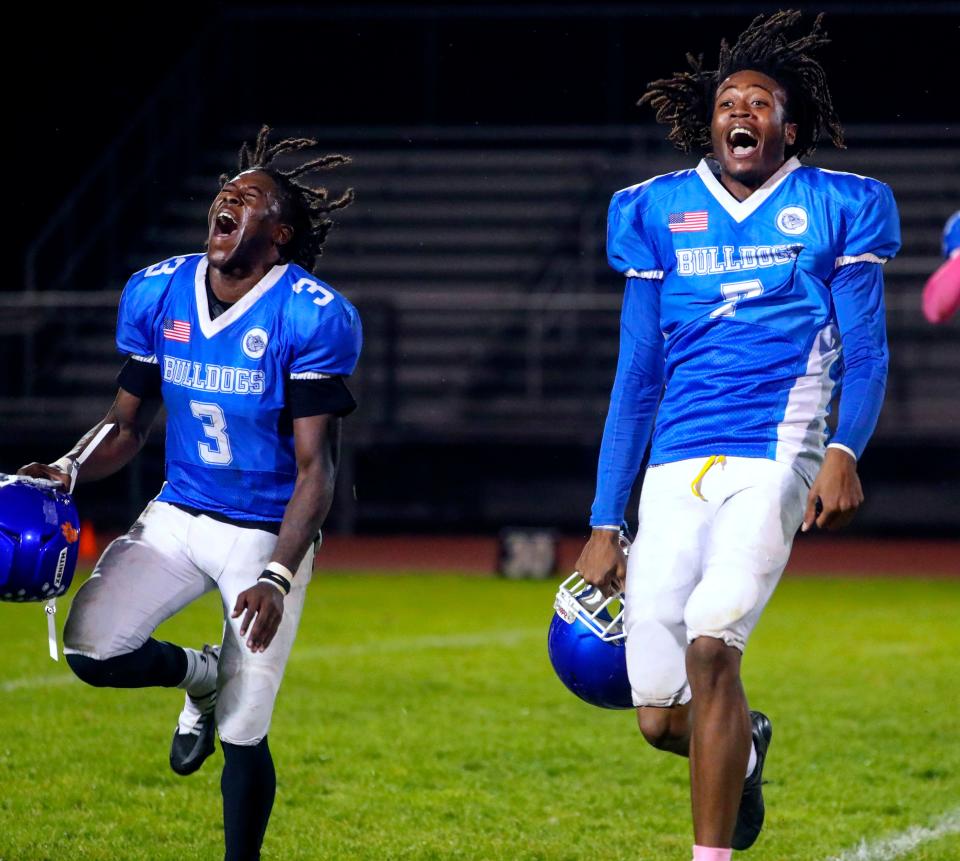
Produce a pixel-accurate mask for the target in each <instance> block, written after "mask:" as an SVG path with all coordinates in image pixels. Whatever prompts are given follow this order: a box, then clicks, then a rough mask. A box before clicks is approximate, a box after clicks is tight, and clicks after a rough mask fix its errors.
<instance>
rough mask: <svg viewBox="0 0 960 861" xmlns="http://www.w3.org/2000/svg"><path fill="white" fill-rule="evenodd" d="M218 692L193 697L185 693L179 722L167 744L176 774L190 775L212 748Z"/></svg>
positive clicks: (211, 751) (171, 766)
mask: <svg viewBox="0 0 960 861" xmlns="http://www.w3.org/2000/svg"><path fill="white" fill-rule="evenodd" d="M216 704H217V693H216V691H214V692H213V693H212V694H209V695H208V696H205V697H202V698H199V699H194V698H193V697H191V696H190V695H189V694H188V695H187V701H186V704H185V705H184V707H183V711H182V712H181V714H180V721H179V722H178V724H177V728H176V729H175V730H174V731H173V742H172V743H171V744H170V768H172V769H173V770H174V771H175V772H176V773H177V774H181V775H183V776H186V775H188V774H193V773H194V772H195V771H196V770H197V769H198V768H200V766H201V765H203V763H204V760H206V758H207V757H208V756H210V754H211V753H213V751H214V736H215V735H216V721H215V720H214V709H215V708H216Z"/></svg>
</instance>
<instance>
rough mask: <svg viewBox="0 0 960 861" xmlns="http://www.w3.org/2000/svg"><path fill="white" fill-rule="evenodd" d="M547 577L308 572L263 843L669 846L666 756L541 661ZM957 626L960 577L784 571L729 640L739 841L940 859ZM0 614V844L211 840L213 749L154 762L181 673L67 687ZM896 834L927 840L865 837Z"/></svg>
mask: <svg viewBox="0 0 960 861" xmlns="http://www.w3.org/2000/svg"><path fill="white" fill-rule="evenodd" d="M554 588H555V586H554V584H552V583H530V582H519V583H518V582H506V581H500V580H493V579H482V578H465V577H457V576H452V575H451V576H414V575H410V576H400V575H397V576H372V575H371V576H365V575H350V576H344V577H336V576H334V575H332V574H329V573H327V574H324V575H323V576H318V577H317V578H315V580H314V583H313V585H312V586H311V588H310V595H309V598H308V604H307V608H306V611H305V613H304V618H303V622H302V624H301V629H300V636H299V641H298V643H297V645H296V647H295V649H294V653H293V656H292V657H291V660H290V664H289V667H288V670H287V677H286V681H285V683H284V688H283V689H282V690H281V693H280V699H279V702H278V707H277V712H276V715H275V719H274V723H273V728H272V730H271V733H270V743H271V748H272V750H273V752H274V757H275V759H276V762H277V770H278V778H279V780H278V784H279V785H278V793H277V805H276V807H275V809H274V814H273V819H272V821H271V825H270V829H269V831H268V833H267V841H266V844H265V846H264V853H263V857H264V859H284V861H293V859H338V861H339V859H344V861H352V859H376V861H386V859H438V861H440V859H443V861H447V859H478V861H480V859H507V861H513V859H516V861H521V859H524V861H525V859H530V861H534V859H543V861H546V859H552V861H561V859H563V861H566V859H569V861H574V859H605V861H606V859H610V861H619V859H623V861H626V859H630V861H638V859H645V861H647V859H655V861H659V859H664V861H674V859H675V861H688V859H689V846H690V843H691V839H690V824H689V814H688V800H687V797H688V792H687V774H686V762H685V761H683V760H680V759H679V758H676V757H671V756H669V755H667V754H663V753H658V752H656V751H653V750H651V749H649V748H647V747H646V746H645V745H644V744H643V743H642V740H641V738H640V736H639V734H638V733H637V732H636V730H635V728H634V723H633V718H632V715H631V714H630V713H629V712H604V711H601V710H599V709H594V708H592V707H590V706H587V705H584V704H582V703H580V702H579V701H578V700H576V699H575V698H574V697H573V696H572V695H570V694H568V693H567V691H566V690H565V689H564V688H563V687H562V686H561V685H560V683H559V682H558V681H557V680H556V679H555V677H554V676H553V673H552V671H551V669H550V666H549V663H548V661H547V657H546V653H545V635H546V625H547V622H548V620H549V617H550V604H551V597H552V592H553V590H554ZM65 611H66V602H63V604H62V607H61V613H60V614H59V615H60V623H61V625H62V621H63V618H64V614H65ZM218 612H219V605H218V602H217V599H216V598H215V597H214V596H208V597H207V599H205V600H203V601H201V602H198V603H197V604H195V605H194V606H192V607H190V608H188V609H187V610H186V611H185V612H184V613H182V614H181V615H180V616H179V617H178V618H176V619H174V620H171V621H170V622H169V623H167V624H166V625H165V626H164V627H163V628H161V629H160V635H161V636H162V637H165V638H168V639H172V640H174V641H181V642H184V643H187V644H194V645H197V644H200V643H202V642H204V641H208V642H214V641H216V640H218V639H219V636H218V624H217V617H218ZM958 620H960V580H954V581H945V580H940V581H924V580H915V579H904V580H872V581H871V580H844V579H797V580H788V581H786V582H784V583H783V585H782V586H781V588H780V590H779V591H778V593H777V594H776V596H775V597H774V600H773V602H772V604H771V605H770V607H769V609H768V611H767V613H766V615H765V616H764V618H763V620H762V621H761V624H760V627H759V628H758V630H757V632H756V633H755V635H754V638H753V640H752V641H751V645H750V648H749V649H748V651H747V655H746V658H745V679H746V683H747V689H748V692H749V694H750V698H751V704H752V705H754V706H756V707H761V708H763V709H765V710H766V711H767V712H768V713H769V714H770V716H771V717H772V719H773V722H774V729H775V735H774V741H773V745H772V747H771V753H770V756H769V759H768V765H767V769H766V776H767V777H768V779H769V781H770V782H769V785H768V786H767V788H766V798H767V807H768V814H767V827H766V829H765V831H764V833H763V835H762V836H761V838H760V840H759V842H758V843H757V845H756V846H755V847H754V848H753V849H752V850H750V852H749V855H746V854H745V855H743V857H744V858H747V857H749V858H750V859H752V861H772V859H777V861H782V859H789V861H821V859H823V861H826V859H830V858H835V857H842V858H843V859H844V861H853V859H855V858H862V859H868V861H876V859H881V858H882V859H888V858H889V859H892V858H902V859H905V861H921V859H923V861H948V859H952V861H956V859H958V858H960V833H958V832H960V825H958V823H960V734H958V733H957V730H956V727H957V715H958V711H960V709H958V706H960V698H958V694H957V688H958V682H960V671H958V657H957V656H958V654H960V625H958ZM0 631H2V638H3V643H4V646H5V650H4V661H3V665H2V669H0V703H2V709H0V713H2V737H0V786H2V791H0V859H3V861H40V859H49V861H63V859H76V861H84V859H110V861H128V859H130V861H133V859H149V861H164V859H170V861H184V859H191V861H193V859H216V858H218V857H222V854H221V853H222V848H221V846H222V844H221V832H220V797H219V771H220V768H219V766H220V762H221V756H220V754H219V751H218V753H217V754H216V755H215V757H213V758H212V759H211V760H209V761H208V762H207V764H206V765H205V766H204V768H203V769H202V770H201V771H200V772H199V773H197V774H195V775H193V776H192V777H189V778H186V779H184V778H179V777H177V776H176V775H174V774H173V773H172V772H171V771H170V770H169V768H168V766H167V761H166V760H167V747H168V743H169V739H170V734H171V732H172V730H173V727H174V723H175V719H176V714H177V712H178V710H179V708H180V703H181V699H180V697H181V694H180V692H179V691H169V690H142V691H112V690H97V689H93V688H88V687H86V686H84V685H82V684H80V683H79V682H76V681H75V680H73V679H72V677H71V676H70V674H69V671H68V669H67V668H66V666H65V665H64V664H63V663H62V662H61V663H60V664H58V665H55V664H53V663H52V662H51V661H50V660H49V658H48V657H47V656H46V643H45V626H44V621H43V613H42V610H41V608H40V606H39V605H30V606H23V605H11V604H3V605H0ZM912 827H920V828H930V829H933V832H932V833H933V834H935V835H939V836H936V837H934V839H930V840H926V841H923V842H922V843H921V845H919V846H918V847H917V848H914V849H913V850H906V851H902V850H898V849H896V848H895V845H894V844H890V845H891V846H894V848H891V849H889V852H887V853H886V854H884V851H883V846H882V845H879V844H878V841H883V840H884V839H885V838H891V837H892V836H894V835H897V834H901V833H902V832H906V831H907V830H908V829H910V828H912ZM911 833H912V834H918V833H923V832H916V831H914V832H911ZM861 840H866V841H868V845H867V846H864V847H862V851H861V854H860V855H857V854H855V853H854V851H853V850H855V849H856V847H857V846H858V844H860V841H861ZM871 847H872V848H871ZM844 853H846V854H844ZM864 853H867V854H864ZM870 853H872V854H870ZM891 853H892V854H891ZM738 857H740V856H739V855H738Z"/></svg>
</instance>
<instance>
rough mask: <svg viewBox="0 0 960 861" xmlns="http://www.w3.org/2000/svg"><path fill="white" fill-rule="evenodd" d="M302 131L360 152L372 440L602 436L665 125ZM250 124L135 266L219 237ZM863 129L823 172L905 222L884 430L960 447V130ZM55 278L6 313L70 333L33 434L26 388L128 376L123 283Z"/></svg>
mask: <svg viewBox="0 0 960 861" xmlns="http://www.w3.org/2000/svg"><path fill="white" fill-rule="evenodd" d="M281 131H282V130H281ZM297 131H298V132H306V133H310V132H311V131H312V132H313V133H314V134H316V135H317V136H318V137H320V138H321V140H322V144H321V145H322V146H323V147H324V148H325V149H328V150H330V151H344V152H347V153H349V154H351V155H352V156H353V157H354V163H353V164H352V165H351V166H349V167H348V168H345V169H340V170H337V171H335V172H333V173H331V174H329V175H328V176H327V177H325V179H326V180H327V181H328V182H329V185H330V186H331V188H332V189H333V190H334V191H336V190H337V189H339V188H341V187H342V186H343V185H346V184H349V185H352V186H354V187H355V189H356V192H357V201H356V203H355V204H354V205H353V206H352V207H350V208H349V209H348V210H346V211H344V212H343V213H340V214H338V217H337V222H338V225H337V228H336V229H335V230H334V232H332V233H331V235H330V237H329V239H328V242H327V249H326V253H325V254H324V256H323V258H322V259H321V261H320V266H319V270H318V271H319V274H320V277H321V278H323V279H324V280H326V281H328V282H329V283H331V284H332V285H334V286H335V287H337V288H338V289H339V290H341V291H342V292H344V293H345V294H346V295H347V296H349V297H350V298H351V299H352V300H354V301H355V303H356V304H357V305H358V306H359V308H360V310H361V313H362V316H363V319H364V324H365V333H366V339H365V340H366V345H365V351H364V357H363V361H362V366H361V370H360V372H359V374H358V380H357V382H358V386H359V388H360V394H361V396H362V398H363V403H364V410H363V413H362V416H361V417H360V418H359V421H358V424H359V425H360V426H361V427H362V428H363V436H364V437H365V438H366V439H368V440H370V441H373V440H378V439H398V438H403V437H405V436H406V437H413V438H429V437H431V436H433V435H440V434H442V435H443V436H444V437H447V438H450V437H453V438H458V437H463V438H474V437H476V438H484V439H502V440H505V441H511V440H520V439H531V440H536V439H544V438H546V439H563V440H569V441H589V440H595V439H596V436H597V434H598V431H599V427H600V423H601V421H602V416H603V413H604V411H605V408H606V400H607V394H608V391H609V386H610V381H611V379H612V374H613V368H614V364H615V358H616V351H617V319H618V310H619V295H620V290H621V284H620V279H619V278H618V277H617V276H615V275H614V274H613V273H611V272H610V271H609V270H608V269H607V266H606V262H605V260H604V255H603V229H604V217H605V212H606V203H607V200H608V198H609V195H610V193H611V192H612V191H613V190H615V189H617V188H620V187H623V186H625V185H628V184H631V183H632V182H635V181H638V180H640V179H644V178H647V177H649V176H652V175H655V174H657V173H662V172H664V171H667V170H671V169H676V168H677V167H678V166H682V165H683V164H685V163H687V162H689V161H691V159H687V158H685V157H684V156H682V155H680V154H678V153H675V152H673V151H671V150H670V149H668V148H667V146H666V145H665V144H664V143H662V142H661V131H660V130H658V129H656V128H646V127H639V128H637V127H630V128H624V127H575V128H556V127H551V128H489V127H488V128H484V129H474V128H422V127H421V128H412V129H402V128H392V129H379V130H369V129H366V130H359V129H336V130H332V131H331V130H330V129H314V130H311V129H309V128H305V129H300V128H298V129H297ZM248 134H249V129H227V130H224V131H223V133H222V135H221V137H220V139H219V140H217V141H215V142H213V143H212V144H211V146H209V147H208V148H207V149H206V150H204V151H201V152H200V153H199V154H198V155H197V157H196V159H195V163H196V164H197V166H198V167H197V170H196V172H195V173H194V174H192V175H190V176H188V177H187V178H186V179H185V180H184V182H183V184H182V186H180V187H175V186H174V187H171V188H169V189H168V190H167V193H166V197H167V202H166V204H165V205H164V206H163V207H161V208H160V209H159V216H157V214H156V213H155V214H154V217H153V218H152V219H151V220H150V221H149V222H147V223H145V225H144V229H143V230H141V231H140V236H141V239H140V240H139V241H138V242H136V243H134V244H131V245H129V246H128V247H127V249H126V251H125V253H124V256H123V267H122V269H125V270H126V271H133V270H136V269H139V268H141V267H143V266H145V265H148V264H150V263H152V262H155V261H156V260H161V259H164V258H166V257H169V256H173V255H175V254H178V253H184V252H185V251H191V250H199V249H201V248H202V245H203V240H204V236H205V220H206V212H207V208H208V206H209V201H210V199H211V198H212V195H213V194H214V193H215V190H216V183H215V181H214V180H215V177H216V176H218V175H219V174H220V173H221V172H222V171H223V170H229V169H230V167H231V165H232V164H233V163H234V161H235V155H234V152H235V142H236V141H237V140H239V139H242V138H243V137H244V136H247V135H248ZM848 137H849V142H850V149H849V150H848V151H846V152H839V153H838V152H835V151H832V150H827V149H826V148H824V149H823V150H821V151H819V152H818V153H817V154H816V157H815V159H814V160H813V161H814V163H817V164H820V165H823V166H825V167H831V168H836V169H841V170H856V171H857V172H860V173H864V174H868V175H872V176H876V177H878V178H879V179H882V180H884V181H886V182H888V183H890V184H891V185H892V186H893V188H894V191H895V193H896V196H897V200H898V203H899V205H900V211H901V217H902V222H903V237H904V248H903V251H902V253H901V255H900V256H899V257H898V258H897V259H896V260H894V261H892V262H891V263H890V264H889V265H888V267H887V285H888V306H889V329H890V339H891V356H892V360H891V361H892V369H891V377H890V389H889V396H888V402H887V406H886V408H885V411H884V416H883V418H882V420H881V425H880V428H879V430H878V436H879V437H880V438H887V439H890V440H895V439H901V438H911V439H917V438H920V439H929V440H934V441H936V440H945V439H951V438H953V437H954V434H955V430H954V429H955V427H956V426H957V424H958V422H960V374H958V372H957V369H958V368H960V343H958V340H957V337H956V335H957V327H956V324H951V325H949V326H946V327H941V328H933V327H930V326H929V325H928V324H926V323H925V322H924V321H923V319H922V317H921V315H920V312H919V290H920V288H921V286H922V284H923V282H924V280H925V279H926V277H927V276H928V275H929V273H930V272H932V271H933V270H934V269H935V268H936V266H937V265H938V264H939V262H940V256H939V248H938V242H939V231H940V229H941V227H942V225H943V222H944V220H945V218H946V217H947V215H949V213H950V212H951V211H953V210H955V209H957V208H958V205H960V133H958V131H957V130H956V129H946V130H945V129H943V128H939V127H925V126H924V127H911V128H902V127H897V128H889V127H855V128H853V129H851V130H849V132H848ZM37 286H38V289H36V290H35V291H34V292H33V293H32V294H31V296H32V299H23V303H25V304H23V305H22V308H23V313H22V314H21V315H19V316H17V317H16V318H15V319H14V318H11V317H9V316H8V317H7V325H8V326H13V327H14V328H17V329H18V330H22V329H23V327H27V328H31V327H32V331H34V332H35V333H36V336H37V337H40V338H42V337H43V335H42V333H43V332H44V331H45V330H49V328H50V327H51V326H53V325H57V326H58V331H59V333H60V334H59V337H58V338H57V341H56V345H57V346H56V349H52V348H51V347H50V346H49V345H47V346H46V347H45V349H44V350H43V351H40V352H38V351H37V350H36V349H35V348H34V350H33V356H32V359H31V360H32V361H33V362H34V363H38V364H41V365H43V366H44V373H42V374H35V375H34V376H35V378H36V379H38V380H42V381H43V382H41V383H37V384H36V385H34V386H31V391H30V392H29V393H27V392H20V393H14V394H15V396H14V397H13V398H6V399H4V404H5V408H4V410H3V412H4V413H5V414H6V415H5V419H6V417H9V416H11V415H12V413H13V412H16V413H17V414H18V415H19V416H20V426H22V427H23V429H24V430H25V431H26V432H29V424H30V422H29V419H24V418H23V416H24V415H25V414H29V412H30V411H29V410H28V411H24V410H22V409H17V407H18V406H22V401H21V397H22V396H23V395H25V394H29V396H30V397H31V398H33V400H34V404H35V405H36V406H37V407H38V408H39V409H34V410H33V411H32V412H33V414H34V415H38V414H42V413H43V412H44V411H45V407H46V406H48V405H49V403H52V401H51V400H50V399H52V398H56V399H57V401H56V402H57V404H58V405H60V406H61V413H62V404H63V402H64V400H68V401H69V402H70V403H72V404H74V406H75V410H74V412H75V413H78V415H76V416H75V419H76V420H77V421H78V422H80V424H82V423H83V420H85V419H86V418H93V417H95V414H96V413H97V412H98V411H99V410H101V409H102V404H103V400H104V398H105V397H109V393H110V391H111V390H112V388H113V385H114V379H115V374H116V371H117V367H118V359H117V357H116V356H115V355H114V354H113V352H112V325H113V320H114V308H115V303H116V298H117V294H118V291H119V289H120V287H121V286H122V281H121V280H119V279H114V280H113V282H112V283H109V284H108V285H106V286H107V287H108V289H107V290H100V291H96V292H84V291H82V290H75V289H73V290H70V291H64V290H59V291H56V293H55V295H53V294H49V293H47V292H46V291H45V290H44V289H43V288H44V285H42V284H40V285H37ZM82 286H88V285H82ZM96 286H103V285H96ZM45 295H46V298H44V297H45ZM54 300H56V301H54ZM4 301H6V302H8V304H9V303H13V306H16V300H15V299H14V298H13V297H10V298H8V299H5V300H4ZM65 306H67V307H65ZM63 356H69V361H62V357H63ZM26 361H27V360H25V363H26ZM17 394H19V395H20V396H21V397H17V396H16V395H17ZM18 402H19V403H18ZM48 402H49V403H48ZM94 402H95V403H96V406H95V407H94V406H93V403H94ZM81 415H82V418H83V420H81Z"/></svg>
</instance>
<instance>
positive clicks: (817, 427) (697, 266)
mask: <svg viewBox="0 0 960 861" xmlns="http://www.w3.org/2000/svg"><path fill="white" fill-rule="evenodd" d="M713 171H714V165H713V163H712V162H708V161H706V160H704V161H702V162H701V163H700V164H699V165H698V167H697V168H696V169H693V170H684V171H679V172H676V173H671V174H666V175H664V176H659V177H655V178H653V179H651V180H649V181H647V182H644V183H641V184H639V185H636V186H632V187H631V188H627V189H624V190H623V191H619V192H617V193H616V194H615V195H614V197H613V200H612V201H611V204H610V211H609V216H608V232H607V251H608V257H609V260H610V264H611V266H613V267H614V268H615V269H616V270H617V271H619V272H621V273H623V274H624V275H626V276H627V279H628V280H627V292H626V294H625V299H624V307H623V315H622V318H621V354H620V362H619V364H618V372H617V381H616V382H615V385H614V393H613V396H612V398H611V407H610V414H609V415H608V418H607V425H606V427H605V430H604V443H603V446H602V448H601V457H600V469H599V474H598V486H597V498H596V500H595V503H594V511H593V516H592V518H591V522H592V523H593V524H594V525H601V524H610V525H613V524H618V523H619V522H620V519H621V517H622V513H623V506H624V505H625V503H626V497H627V495H628V494H629V489H630V485H632V482H633V479H634V477H635V475H636V470H637V469H638V467H639V461H640V459H641V458H642V455H643V449H644V448H645V447H646V443H647V440H648V439H649V429H648V424H650V423H652V424H654V427H653V442H652V447H651V453H650V463H651V464H660V463H667V462H672V461H676V460H681V459H684V458H690V457H700V456H704V457H706V456H710V455H714V454H727V455H735V456H743V457H763V458H769V459H773V460H777V461H781V462H784V463H787V464H789V465H790V466H792V467H793V468H794V469H795V470H796V471H797V472H799V473H800V474H801V475H802V476H803V477H804V478H805V479H806V480H807V481H808V482H809V481H812V480H813V478H814V477H815V476H816V473H817V471H818V470H819V466H820V463H821V462H822V458H823V447H824V442H825V435H826V421H825V419H826V415H827V411H828V408H829V404H830V401H831V398H832V397H833V396H834V394H836V387H837V385H838V383H839V382H841V379H842V377H843V368H844V360H843V359H841V331H842V332H843V348H844V351H845V353H844V358H845V359H846V363H847V366H848V368H849V367H853V366H855V367H856V369H857V372H859V371H860V369H861V368H863V369H866V370H864V372H863V375H864V378H863V380H861V381H858V386H859V387H860V389H859V390H858V395H857V397H856V398H853V397H851V398H850V401H851V404H853V402H854V401H855V400H857V401H864V402H865V403H867V406H866V408H864V409H861V404H860V403H857V404H854V405H853V406H852V408H851V410H849V411H848V410H846V409H841V422H844V421H846V425H847V426H849V427H844V428H842V432H841V428H838V431H837V436H836V438H835V442H837V443H839V444H842V445H843V446H844V447H846V448H848V449H849V450H850V451H851V452H852V453H854V455H855V456H859V454H860V452H861V451H862V448H863V446H864V445H865V444H866V437H869V434H870V433H871V432H872V430H873V426H874V424H875V422H876V413H878V412H879V403H880V400H881V399H882V393H883V386H884V383H885V375H886V334H885V328H884V309H883V295H882V275H881V274H880V272H881V267H880V266H879V265H878V264H881V263H883V262H885V261H886V260H887V259H888V258H890V257H892V256H893V255H894V254H895V253H896V252H897V250H898V249H899V247H900V228H899V219H898V215H897V210H896V205H895V203H894V200H893V195H892V193H891V191H890V189H889V188H888V187H887V186H886V185H884V184H883V183H880V182H877V181H876V180H873V179H869V178H866V177H861V176H857V175H855V174H849V173H838V172H834V171H828V170H823V169H818V168H814V167H808V166H804V165H801V164H800V162H799V161H798V160H797V159H796V158H792V159H790V160H789V161H787V162H786V163H785V164H784V165H783V166H782V167H781V168H780V170H778V171H777V173H775V174H774V175H773V176H772V177H771V178H770V179H769V180H768V181H767V182H766V183H765V184H764V185H763V186H762V187H761V188H760V189H758V190H757V191H755V192H753V194H751V195H750V196H749V197H747V198H746V199H744V200H743V201H737V200H736V199H735V198H734V197H733V196H732V195H731V194H730V193H729V192H728V191H727V190H726V189H725V188H724V187H723V185H722V184H721V183H720V180H719V178H718V176H716V175H715V174H714V172H713ZM625 350H628V351H629V352H630V354H631V355H630V356H626V357H625V356H624V351H625ZM658 363H659V365H660V367H659V368H658V367H657V364H658ZM850 376H854V374H850ZM844 382H846V381H845V380H844ZM661 383H662V384H663V393H662V399H660V389H661ZM658 399H660V402H659V407H658V406H657V400H658ZM627 400H629V401H630V402H629V403H627V402H626V401H627ZM844 402H845V403H846V401H844ZM637 403H639V404H640V406H637ZM654 413H656V420H655V422H654V420H653V416H654ZM871 414H872V418H871ZM865 429H866V430H865ZM628 461H630V462H629V463H628ZM634 461H635V463H634ZM631 470H632V472H631Z"/></svg>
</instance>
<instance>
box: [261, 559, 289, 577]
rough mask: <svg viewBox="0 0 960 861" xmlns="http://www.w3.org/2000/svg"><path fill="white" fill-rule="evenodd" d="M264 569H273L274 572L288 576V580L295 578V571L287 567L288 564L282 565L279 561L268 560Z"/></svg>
mask: <svg viewBox="0 0 960 861" xmlns="http://www.w3.org/2000/svg"><path fill="white" fill-rule="evenodd" d="M264 571H272V572H273V573H274V574H279V575H280V576H281V577H286V578H287V579H288V580H291V581H292V580H293V572H292V571H291V570H290V569H289V568H287V566H286V565H282V564H281V563H279V562H268V563H267V564H266V565H265V566H264Z"/></svg>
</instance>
